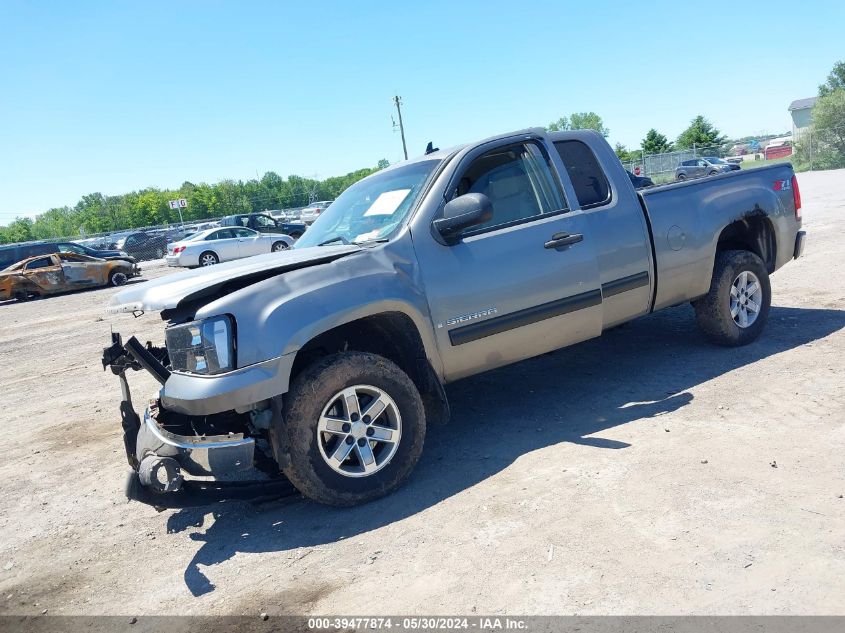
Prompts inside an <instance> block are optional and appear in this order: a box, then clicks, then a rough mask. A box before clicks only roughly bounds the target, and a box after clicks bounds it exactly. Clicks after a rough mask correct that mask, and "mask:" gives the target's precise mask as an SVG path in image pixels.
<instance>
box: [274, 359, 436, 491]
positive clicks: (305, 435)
mask: <svg viewBox="0 0 845 633" xmlns="http://www.w3.org/2000/svg"><path fill="white" fill-rule="evenodd" d="M356 385H371V386H373V387H375V388H377V389H379V390H381V391H383V392H384V393H385V394H387V395H388V396H389V397H390V398H391V399H392V400H393V402H394V403H395V405H396V408H397V410H398V412H399V415H400V416H401V427H400V430H401V433H400V436H399V441H398V445H397V447H396V449H395V452H394V453H393V455H392V457H390V459H389V460H386V461H385V463H384V465H383V466H380V467H379V468H380V469H379V470H377V471H376V472H373V473H372V474H369V475H364V476H347V475H344V474H341V473H340V472H336V470H335V469H333V468H332V467H331V466H329V464H328V462H327V460H326V458H324V457H323V454H322V452H321V436H320V434H319V433H318V423H319V421H320V418H321V416H322V413H323V410H324V408H325V407H326V406H327V405H328V404H329V403H330V402H331V401H332V400H333V397H334V396H335V395H336V394H338V392H341V391H342V390H344V389H347V388H350V387H353V386H356ZM363 412H364V410H363V409H362V413H363ZM425 427H426V424H425V412H424V409H423V404H422V399H421V398H420V394H419V392H418V391H417V388H416V386H415V385H414V383H413V382H412V381H411V379H410V378H409V377H408V375H407V374H406V373H405V372H403V371H402V370H401V369H399V367H398V366H397V365H396V364H395V363H393V362H391V361H390V360H388V359H386V358H383V357H381V356H377V355H375V354H368V353H364V352H343V353H340V354H334V355H332V356H328V357H326V358H323V359H321V360H318V361H316V362H314V363H313V364H312V365H311V366H309V367H308V368H306V369H305V370H304V371H303V372H302V373H301V374H299V375H298V376H297V377H296V379H295V380H294V382H293V384H292V385H291V388H290V391H289V392H288V393H287V395H286V396H285V402H284V411H283V416H282V420H281V421H280V422H279V424H278V425H277V426H276V427H274V429H273V432H272V433H271V438H272V441H273V444H274V449H275V451H276V454H277V455H278V456H279V461H280V463H281V464H282V472H284V474H285V476H287V478H288V479H289V480H290V481H291V483H292V484H293V485H294V486H296V488H297V489H298V490H299V491H300V492H301V493H302V494H303V495H305V496H306V497H309V498H311V499H314V500H315V501H319V502H320V503H325V504H328V505H333V506H352V505H357V504H360V503H366V502H368V501H372V500H374V499H377V498H379V497H383V496H384V495H387V494H389V493H391V492H393V491H394V490H396V488H398V487H399V486H401V485H402V483H404V482H405V480H406V479H407V478H408V476H409V475H410V474H411V471H412V470H413V469H414V466H416V464H417V461H419V458H420V455H421V454H422V449H423V443H424V441H425Z"/></svg>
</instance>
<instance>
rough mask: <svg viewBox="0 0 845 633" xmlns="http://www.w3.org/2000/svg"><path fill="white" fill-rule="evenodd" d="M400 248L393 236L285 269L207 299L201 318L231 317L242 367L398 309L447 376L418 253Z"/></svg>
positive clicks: (434, 364) (439, 372) (286, 353)
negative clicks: (378, 244) (325, 260)
mask: <svg viewBox="0 0 845 633" xmlns="http://www.w3.org/2000/svg"><path fill="white" fill-rule="evenodd" d="M388 247H393V248H388ZM403 254H404V253H403V248H402V245H401V244H394V243H390V244H385V245H383V246H381V247H377V248H372V249H366V250H363V251H361V252H359V253H355V254H353V255H351V256H349V257H346V258H343V259H340V260H336V261H333V262H328V263H326V264H322V265H320V266H313V267H309V268H303V269H300V270H295V271H291V272H287V273H285V274H282V275H279V276H277V277H272V278H270V279H266V280H264V281H262V282H259V283H257V284H254V285H251V286H248V287H247V288H243V289H242V290H239V291H237V292H234V293H232V294H230V295H227V296H225V297H222V298H220V299H217V300H216V301H214V302H212V303H210V304H208V305H206V306H203V307H202V308H201V309H200V310H199V311H198V312H197V316H196V318H198V319H201V318H205V317H207V316H213V315H217V314H224V313H225V314H231V315H232V316H234V318H235V323H236V327H237V344H238V351H237V360H238V366H239V367H245V366H247V365H250V364H254V363H259V362H262V361H265V360H267V359H270V358H277V357H280V356H281V357H285V356H289V355H291V354H294V353H296V352H297V351H298V350H299V349H301V348H302V347H303V346H304V345H305V344H306V343H307V342H308V341H310V340H311V339H313V338H314V337H316V336H318V335H320V334H322V333H324V332H326V331H328V330H331V329H332V328H335V327H338V326H340V325H343V324H345V323H349V322H350V321H354V320H357V319H361V318H365V317H368V316H372V315H376V314H381V313H385V312H399V313H402V314H404V315H406V316H407V317H408V318H410V319H411V321H412V322H413V323H414V325H415V327H416V328H417V331H418V332H419V335H420V339H421V340H422V344H423V347H424V349H425V353H426V356H427V357H428V359H429V361H430V362H431V365H432V368H433V369H434V371H435V373H437V375H438V377H442V375H443V370H442V363H441V361H440V357H439V354H438V352H437V347H436V345H435V341H434V331H433V328H432V321H431V317H430V314H429V311H428V303H427V301H426V298H425V293H424V291H423V288H422V284H421V282H420V281H419V279H418V278H417V276H416V270H417V268H416V266H415V265H414V260H413V258H412V257H406V256H403ZM411 254H412V253H411Z"/></svg>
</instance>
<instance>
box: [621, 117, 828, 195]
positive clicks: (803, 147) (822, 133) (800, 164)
mask: <svg viewBox="0 0 845 633" xmlns="http://www.w3.org/2000/svg"><path fill="white" fill-rule="evenodd" d="M733 147H736V145H734V144H732V143H726V144H723V145H714V146H694V147H692V148H689V149H684V150H678V151H674V152H666V153H662V154H646V153H645V152H641V153H640V156H639V158H638V159H635V160H627V161H623V162H622V165H623V166H624V167H625V169H627V170H628V171H629V172H631V173H632V174H634V175H636V176H643V177H646V178H650V179H651V180H652V182H654V184H664V183H667V182H674V181H675V180H677V174H678V168H679V167H682V164H683V163H685V162H687V161H691V160H697V159H707V158H718V159H721V160H725V161H726V162H730V163H735V164H737V165H739V166H740V168H742V169H747V168H750V167H760V166H763V165H768V164H771V163H772V162H780V161H790V162H792V163H793V165H794V166H795V169H796V171H805V170H813V169H837V168H842V167H845V124H843V125H842V126H839V127H827V128H817V127H810V128H807V129H805V130H802V131H801V133H800V135H799V136H798V137H797V140H796V141H795V142H794V143H793V140H792V138H791V137H783V138H780V139H771V140H769V141H768V142H767V143H766V144H765V146H764V147H761V151H759V152H749V153H744V154H740V155H731V151H730V150H731V149H732V148H733ZM703 175H707V174H706V173H705V174H703Z"/></svg>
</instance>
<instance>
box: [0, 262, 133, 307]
mask: <svg viewBox="0 0 845 633" xmlns="http://www.w3.org/2000/svg"><path fill="white" fill-rule="evenodd" d="M140 274H141V269H140V268H139V267H138V264H136V263H135V262H134V260H131V261H129V260H126V259H110V260H105V259H98V258H96V257H89V256H88V255H80V254H78V253H51V254H50V255H41V256H36V257H30V258H28V259H25V260H23V261H20V262H18V263H17V264H13V265H11V266H9V267H8V268H6V269H4V270H0V301H5V300H8V299H17V300H18V301H26V300H27V299H31V298H35V297H44V296H47V295H54V294H60V293H62V292H71V291H74V290H81V289H83V288H96V287H98V286H122V285H123V284H125V283H126V282H127V281H128V280H129V279H130V278H132V277H137V276H138V275H140Z"/></svg>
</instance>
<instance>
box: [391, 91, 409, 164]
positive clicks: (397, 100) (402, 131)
mask: <svg viewBox="0 0 845 633" xmlns="http://www.w3.org/2000/svg"><path fill="white" fill-rule="evenodd" d="M393 103H395V104H396V112H397V113H398V114H399V133H400V134H401V135H402V151H403V152H405V160H408V147H407V145H405V126H404V125H402V98H401V97H400V96H399V95H396V96H395V97H393Z"/></svg>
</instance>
